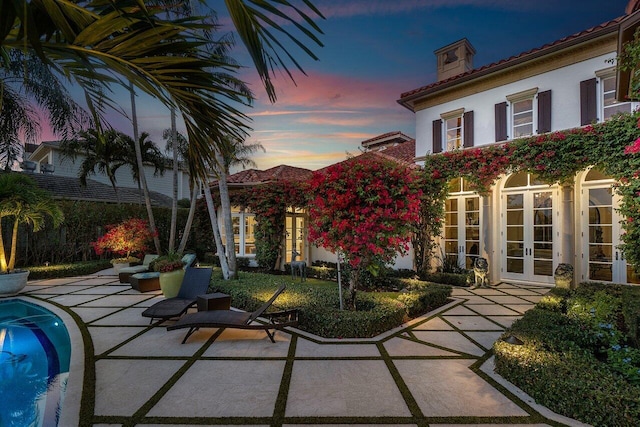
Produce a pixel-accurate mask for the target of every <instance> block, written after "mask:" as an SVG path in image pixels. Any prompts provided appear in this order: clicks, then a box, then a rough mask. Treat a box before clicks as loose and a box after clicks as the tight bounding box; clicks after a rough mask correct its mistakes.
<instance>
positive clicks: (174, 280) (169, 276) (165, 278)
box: [160, 268, 184, 298]
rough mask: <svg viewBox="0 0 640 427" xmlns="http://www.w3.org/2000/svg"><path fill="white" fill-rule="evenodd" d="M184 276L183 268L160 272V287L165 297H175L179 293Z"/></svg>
mask: <svg viewBox="0 0 640 427" xmlns="http://www.w3.org/2000/svg"><path fill="white" fill-rule="evenodd" d="M183 277H184V270H183V269H182V268H181V269H179V270H173V271H169V272H167V273H160V289H161V290H162V294H163V295H164V296H165V298H173V297H175V296H177V295H178V292H179V291H180V285H182V278H183Z"/></svg>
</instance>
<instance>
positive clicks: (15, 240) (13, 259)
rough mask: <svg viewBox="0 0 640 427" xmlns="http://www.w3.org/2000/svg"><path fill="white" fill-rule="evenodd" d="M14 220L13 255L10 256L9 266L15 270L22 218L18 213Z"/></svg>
mask: <svg viewBox="0 0 640 427" xmlns="http://www.w3.org/2000/svg"><path fill="white" fill-rule="evenodd" d="M15 218H16V219H15V221H14V222H13V232H12V233H11V255H10V256H9V264H8V265H7V268H8V269H9V270H13V268H14V267H15V266H16V249H17V247H18V225H19V224H20V218H19V217H18V216H17V215H16V217H15Z"/></svg>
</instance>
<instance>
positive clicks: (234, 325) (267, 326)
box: [167, 285, 298, 344]
mask: <svg viewBox="0 0 640 427" xmlns="http://www.w3.org/2000/svg"><path fill="white" fill-rule="evenodd" d="M285 288H286V285H282V286H280V287H279V288H278V290H277V291H276V292H275V293H274V294H273V296H272V297H271V298H269V301H267V302H265V303H264V304H263V305H262V306H261V307H260V308H259V309H257V310H256V311H254V312H253V313H247V312H246V311H230V310H229V311H227V310H214V311H199V312H197V313H190V314H187V315H186V316H183V317H182V318H181V319H180V320H178V321H177V322H176V324H175V325H171V326H168V327H167V330H168V331H171V330H174V329H184V328H189V331H188V332H187V335H185V337H184V339H183V340H182V344H184V343H185V342H186V341H187V339H188V338H189V337H190V336H191V334H193V333H194V332H195V331H197V330H198V329H200V328H218V329H221V330H224V329H227V328H230V329H260V330H263V331H265V332H266V333H267V336H268V337H269V339H270V340H271V342H272V343H275V342H276V341H275V340H274V335H275V333H276V331H275V330H276V329H283V328H285V327H286V326H297V325H298V311H297V310H285V311H279V312H272V313H265V311H267V309H268V308H269V307H270V306H271V304H273V302H274V301H275V300H276V298H278V296H279V295H280V294H281V293H282V292H283V291H284V290H285ZM260 316H262V317H265V318H267V319H268V323H263V322H259V323H254V321H255V320H256V319H257V318H258V317H260ZM271 329H273V332H270V330H271ZM216 338H217V337H216ZM214 341H215V338H214Z"/></svg>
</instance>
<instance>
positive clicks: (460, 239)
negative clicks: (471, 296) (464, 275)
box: [442, 178, 482, 269]
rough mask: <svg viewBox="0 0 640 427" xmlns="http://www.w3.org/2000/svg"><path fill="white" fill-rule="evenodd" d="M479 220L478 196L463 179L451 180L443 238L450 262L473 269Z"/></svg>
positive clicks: (479, 229)
mask: <svg viewBox="0 0 640 427" xmlns="http://www.w3.org/2000/svg"><path fill="white" fill-rule="evenodd" d="M481 223H482V218H481V210H480V196H478V195H477V194H475V193H473V192H472V191H471V189H470V188H469V187H468V184H467V183H466V182H465V180H464V179H463V178H456V179H453V180H451V182H450V183H449V197H448V198H447V200H446V202H445V219H444V232H443V237H444V238H443V239H442V243H443V246H444V247H443V250H444V254H445V257H446V258H447V260H448V261H449V263H451V264H455V265H457V266H458V267H460V268H467V269H470V268H473V261H474V259H476V258H477V257H478V256H479V254H480V242H481V239H480V231H481Z"/></svg>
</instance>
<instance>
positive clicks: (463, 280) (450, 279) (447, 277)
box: [420, 272, 469, 286]
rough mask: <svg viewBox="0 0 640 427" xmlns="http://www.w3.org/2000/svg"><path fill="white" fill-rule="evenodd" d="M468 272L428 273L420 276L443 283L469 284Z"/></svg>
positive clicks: (453, 284) (428, 280)
mask: <svg viewBox="0 0 640 427" xmlns="http://www.w3.org/2000/svg"><path fill="white" fill-rule="evenodd" d="M468 277H469V275H468V274H467V273H438V272H436V273H426V274H423V275H422V276H420V278H421V279H422V280H424V281H427V282H434V283H443V284H445V285H452V286H469V283H468Z"/></svg>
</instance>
